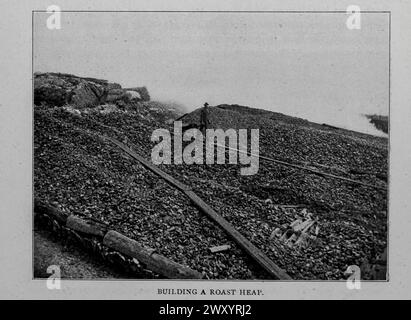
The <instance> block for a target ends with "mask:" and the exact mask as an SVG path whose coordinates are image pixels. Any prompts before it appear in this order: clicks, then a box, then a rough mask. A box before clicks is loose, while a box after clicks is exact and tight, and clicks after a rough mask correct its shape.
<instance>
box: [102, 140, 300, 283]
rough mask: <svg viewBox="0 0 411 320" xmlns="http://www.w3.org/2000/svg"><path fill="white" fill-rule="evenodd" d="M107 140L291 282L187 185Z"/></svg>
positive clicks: (272, 271)
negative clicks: (188, 199) (161, 179)
mask: <svg viewBox="0 0 411 320" xmlns="http://www.w3.org/2000/svg"><path fill="white" fill-rule="evenodd" d="M104 138H105V139H107V140H109V141H111V142H112V143H114V144H115V145H116V146H118V147H119V148H120V149H122V150H123V151H125V152H126V153H128V154H129V155H130V156H132V157H133V158H134V159H136V160H137V161H139V162H140V163H141V164H142V165H143V166H144V167H146V168H147V169H148V170H150V171H152V172H154V173H156V174H157V175H159V176H160V177H162V178H163V179H164V180H166V181H167V182H168V183H169V184H171V185H172V186H174V187H176V188H178V189H179V190H181V191H183V192H184V193H185V194H186V195H187V196H188V197H189V198H190V200H191V201H192V202H193V204H194V205H196V206H197V208H198V209H200V211H201V212H203V213H205V214H206V215H207V216H208V217H209V218H210V219H211V220H213V221H214V222H215V223H217V224H218V225H219V226H220V227H221V228H222V229H223V230H224V231H225V232H226V233H227V234H228V235H229V236H230V237H231V238H233V240H234V241H235V242H236V243H237V244H238V245H239V246H240V247H241V248H242V249H244V251H245V252H246V253H247V254H248V255H249V256H250V257H251V258H253V259H254V260H255V261H256V262H257V263H258V264H259V265H260V266H261V267H263V268H264V269H265V270H266V271H267V272H268V273H269V274H270V275H271V276H273V277H274V278H277V279H280V280H291V279H292V278H291V277H290V276H289V275H288V274H287V273H286V272H285V271H284V270H283V269H281V268H280V267H279V266H277V265H276V264H275V263H274V262H273V261H272V260H270V259H269V258H268V257H267V256H266V255H265V254H264V253H263V252H262V251H261V250H259V249H258V248H257V247H256V246H254V245H253V244H252V243H251V242H250V241H248V240H247V239H246V238H245V237H244V236H243V235H242V234H241V233H240V232H238V231H237V230H236V229H235V228H234V227H233V226H232V225H231V224H230V223H229V222H228V221H227V220H225V219H224V218H223V217H222V216H221V215H219V214H218V213H217V212H216V211H214V209H213V208H211V207H210V206H209V205H208V204H207V203H205V202H204V201H203V200H202V199H201V198H200V197H199V196H197V194H196V193H195V192H193V191H191V188H190V187H188V186H186V185H185V184H183V183H181V182H179V181H178V180H176V179H174V178H173V177H171V176H170V175H169V174H167V173H165V172H164V171H162V170H161V169H159V168H158V167H156V166H155V165H153V164H151V163H150V162H148V161H147V160H145V159H144V158H142V157H141V156H140V155H138V154H137V153H136V152H134V151H133V150H131V149H130V148H128V147H127V146H126V145H124V144H123V143H121V142H120V141H117V140H115V139H113V138H109V137H104Z"/></svg>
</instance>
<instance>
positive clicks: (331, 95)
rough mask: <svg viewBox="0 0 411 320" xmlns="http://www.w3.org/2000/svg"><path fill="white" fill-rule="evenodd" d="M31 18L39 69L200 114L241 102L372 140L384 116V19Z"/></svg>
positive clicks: (291, 16) (85, 15) (65, 14)
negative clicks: (53, 22) (142, 91)
mask: <svg viewBox="0 0 411 320" xmlns="http://www.w3.org/2000/svg"><path fill="white" fill-rule="evenodd" d="M48 16H49V14H47V13H35V16H34V70H35V71H55V72H67V73H72V74H75V75H80V76H89V77H97V78H103V79H107V80H109V81H112V82H118V83H120V84H121V85H123V86H142V85H146V86H147V87H148V89H149V92H150V94H151V96H152V97H153V98H154V99H158V100H171V101H176V102H180V103H182V104H184V105H185V106H186V107H187V108H188V109H194V108H197V107H199V106H202V104H203V103H204V102H205V101H207V102H209V103H210V104H211V105H216V104H221V103H229V104H232V103H236V104H243V105H248V106H252V107H258V108H264V109H269V110H273V111H279V112H282V113H285V114H290V115H296V116H299V117H302V118H306V119H309V120H313V121H316V122H321V123H322V122H326V123H329V124H334V125H338V126H342V127H346V128H350V129H353V130H358V131H363V132H370V133H375V132H376V130H374V129H373V127H372V126H371V125H368V123H367V120H366V119H365V118H363V117H360V115H361V114H363V113H377V114H384V115H387V114H388V78H389V77H388V59H389V55H388V48H389V43H388V39H389V37H388V32H389V30H388V15H387V14H377V13H374V14H370V13H363V14H362V17H361V29H360V30H349V29H348V28H347V27H346V19H347V15H346V14H344V13H339V14H338V13H333V14H324V13H321V14H312V13H291V14H290V13H136V12H125V13H101V12H100V13H98V12H95V13H90V12H88V13H68V12H63V13H62V16H61V22H62V27H61V29H60V30H49V29H47V27H46V19H47V17H48Z"/></svg>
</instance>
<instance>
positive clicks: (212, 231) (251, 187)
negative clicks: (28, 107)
mask: <svg viewBox="0 0 411 320" xmlns="http://www.w3.org/2000/svg"><path fill="white" fill-rule="evenodd" d="M50 78H52V81H50ZM67 79H69V80H70V81H69V80H67ZM50 83H51V84H50ZM113 90H114V92H113ZM128 91H129V90H127V89H123V88H121V86H120V85H114V89H113V85H112V84H109V83H108V82H107V81H105V80H96V79H88V78H78V77H75V76H72V75H70V76H69V77H68V78H67V76H66V75H60V74H43V75H42V76H36V78H35V88H34V103H35V106H34V193H35V197H36V198H38V199H41V200H42V201H45V202H48V203H54V204H56V205H57V206H58V207H59V208H60V209H62V210H63V211H65V212H70V213H75V214H77V215H79V216H84V217H92V218H94V219H97V220H100V221H102V222H104V223H106V224H108V225H110V226H111V227H112V228H113V229H115V230H118V231H119V232H122V233H123V234H126V235H127V236H129V237H131V238H133V239H136V240H137V241H139V242H140V243H142V244H143V245H145V246H147V247H150V248H154V249H155V250H156V251H157V252H159V253H161V254H163V255H164V256H166V257H169V258H171V259H173V260H175V261H177V262H179V263H181V264H184V265H188V266H190V267H191V268H193V269H195V270H198V271H199V272H202V273H203V274H204V276H205V277H206V278H210V279H254V278H268V277H267V275H266V274H265V271H263V270H261V269H260V268H259V267H258V266H256V265H255V263H254V262H253V261H251V260H250V258H248V256H247V255H246V254H245V253H244V252H243V251H242V250H241V249H240V248H239V247H238V246H237V245H236V244H235V243H234V242H233V241H232V240H231V239H229V238H228V237H227V235H226V234H225V233H224V232H223V231H222V230H220V229H219V228H218V227H217V226H216V225H215V224H213V223H212V222H211V221H209V220H208V219H207V218H206V217H204V216H203V215H202V214H201V213H200V212H199V211H198V210H197V209H196V208H195V207H194V206H192V205H191V203H190V202H189V200H188V199H186V198H185V197H184V195H183V194H182V193H181V192H179V191H177V190H176V189H173V188H172V187H170V186H169V185H168V184H167V183H166V182H165V181H163V180H161V179H159V178H158V177H157V176H155V175H154V174H153V173H151V172H149V171H148V170H146V169H145V168H143V167H142V166H141V165H140V164H139V163H136V162H135V161H133V160H132V159H131V158H130V157H129V156H127V155H125V154H122V153H121V152H120V151H119V150H118V149H117V148H116V147H115V146H113V145H111V144H109V143H107V141H105V140H103V139H101V135H105V136H110V137H113V138H116V139H118V140H120V141H123V142H125V143H126V144H129V145H132V146H133V148H134V150H135V151H136V152H138V153H139V154H140V155H142V156H143V157H145V158H146V159H150V154H151V149H152V147H153V143H152V142H151V141H150V138H151V134H152V132H153V131H154V130H155V129H158V128H170V126H171V125H172V120H173V119H177V118H179V117H180V116H181V112H179V111H178V110H176V108H173V107H171V108H170V106H168V105H167V104H162V103H159V102H154V101H147V100H144V99H142V96H141V95H140V96H139V97H137V98H135V97H132V96H130V95H129V94H128ZM108 97H110V98H109V99H108ZM199 119H200V110H195V111H193V112H192V113H189V114H187V115H185V116H184V117H182V121H183V122H184V123H186V124H192V125H197V126H198V124H199ZM209 119H210V124H211V127H214V128H223V129H227V128H254V129H255V128H259V129H260V155H264V156H266V157H270V158H273V159H278V160H281V161H284V162H287V163H292V164H296V165H299V166H303V167H306V168H312V169H316V170H321V171H323V172H326V173H329V174H334V175H338V176H344V177H346V178H350V179H352V180H358V181H362V182H364V183H368V184H371V185H375V186H378V187H380V189H376V188H369V187H366V186H363V185H357V184H352V183H348V182H345V181H341V180H338V179H330V178H328V177H325V176H320V175H316V174H309V173H308V172H306V171H303V170H299V169H296V168H295V167H287V166H283V165H278V164H275V163H271V162H264V161H260V168H259V171H258V173H257V174H256V175H254V176H241V175H240V174H239V168H240V166H239V165H228V164H225V165H185V164H183V165H161V166H160V168H161V169H162V170H164V171H165V172H167V173H169V174H170V175H172V176H173V177H174V178H176V179H178V180H180V181H182V182H184V183H185V184H187V185H189V186H191V187H192V189H193V190H194V191H195V192H196V193H198V194H199V195H200V196H201V197H202V199H204V200H205V201H206V202H207V203H209V204H210V205H211V206H212V207H213V208H214V209H215V210H216V211H218V212H219V213H220V214H221V215H222V216H223V217H224V218H226V219H227V220H228V221H229V222H230V223H231V224H232V225H233V226H234V227H235V228H236V229H237V230H238V231H239V232H240V233H241V234H243V235H244V236H245V237H246V238H247V239H249V240H250V241H251V242H252V243H253V244H254V245H255V246H257V247H258V248H259V249H260V250H262V251H263V252H264V253H265V254H266V255H267V256H269V257H270V258H271V259H272V260H273V261H275V262H276V263H277V264H278V265H279V266H280V267H281V268H283V269H284V270H286V271H287V273H288V274H289V275H291V276H292V277H293V278H294V279H342V278H344V271H345V270H346V268H347V266H349V265H352V264H357V265H360V264H361V263H362V262H363V261H364V259H365V258H367V259H368V260H369V261H372V260H374V259H375V258H376V257H377V256H378V255H379V254H380V253H381V252H382V251H383V250H384V249H385V248H386V244H387V182H386V179H387V175H388V163H387V160H388V140H387V139H386V138H381V137H374V136H370V135H366V134H361V133H356V132H353V131H348V130H342V129H335V128H332V127H327V126H323V125H321V124H315V123H311V122H308V121H306V120H303V119H298V118H294V117H289V116H286V115H282V114H279V113H274V112H270V111H264V110H258V109H253V108H250V107H242V106H237V105H220V106H216V107H211V108H210V111H209ZM381 188H382V190H381ZM307 216H309V217H311V218H312V219H313V221H314V220H315V222H316V225H317V226H318V232H316V235H315V239H314V240H313V241H312V242H310V245H308V246H304V247H298V246H290V245H288V244H287V243H286V242H284V241H282V240H281V239H279V238H277V237H276V236H273V234H274V231H275V230H277V229H278V230H282V231H284V229H287V228H288V226H289V225H290V224H292V223H293V222H294V221H296V220H298V219H302V220H304V219H306V217H307ZM311 218H310V219H311ZM221 244H230V246H231V249H230V250H228V251H224V252H220V253H214V254H213V253H210V251H209V248H210V247H212V246H216V245H221Z"/></svg>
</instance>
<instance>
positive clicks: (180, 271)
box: [103, 230, 202, 279]
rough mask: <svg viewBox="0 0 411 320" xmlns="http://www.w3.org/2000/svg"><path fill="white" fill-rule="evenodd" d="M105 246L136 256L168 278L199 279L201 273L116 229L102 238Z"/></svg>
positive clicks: (149, 267)
mask: <svg viewBox="0 0 411 320" xmlns="http://www.w3.org/2000/svg"><path fill="white" fill-rule="evenodd" d="M103 244H104V245H106V246H107V247H109V248H111V249H114V250H116V251H119V252H121V253H123V254H126V255H128V256H130V257H133V258H136V259H137V260H138V261H139V262H140V263H142V264H143V265H145V267H146V268H147V269H149V270H152V271H154V272H156V273H158V274H161V275H163V276H166V277H167V278H170V279H201V278H202V274H201V273H199V272H198V271H195V270H193V269H190V268H189V267H186V266H183V265H181V264H178V263H176V262H174V261H171V260H169V259H167V258H166V257H164V256H162V255H159V254H157V253H156V252H155V251H154V250H149V249H146V248H144V247H142V246H141V245H140V244H139V243H138V242H137V241H135V240H133V239H130V238H128V237H126V236H124V235H122V234H121V233H118V232H117V231H112V230H111V231H109V232H107V233H106V235H105V236H104V239H103Z"/></svg>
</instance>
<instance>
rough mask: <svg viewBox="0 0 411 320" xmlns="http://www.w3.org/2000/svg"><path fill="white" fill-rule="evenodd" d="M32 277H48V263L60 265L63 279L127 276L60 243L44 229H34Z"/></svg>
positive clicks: (72, 247)
mask: <svg viewBox="0 0 411 320" xmlns="http://www.w3.org/2000/svg"><path fill="white" fill-rule="evenodd" d="M33 262H34V266H33V267H34V278H48V277H49V276H50V274H48V273H47V268H48V267H49V266H50V265H57V266H60V270H61V277H62V278H63V279H83V280H86V279H105V280H106V279H117V278H123V279H124V278H128V277H127V275H125V274H122V273H121V272H118V271H116V270H113V269H112V268H109V267H108V266H107V265H105V264H104V263H103V262H101V261H98V260H97V259H95V258H92V257H90V255H89V254H88V253H87V252H85V251H80V250H79V249H78V248H76V247H74V246H72V245H67V244H64V243H62V242H61V241H59V240H57V239H56V238H55V237H53V235H52V234H51V233H50V232H48V231H44V230H35V231H34V261H33Z"/></svg>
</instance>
